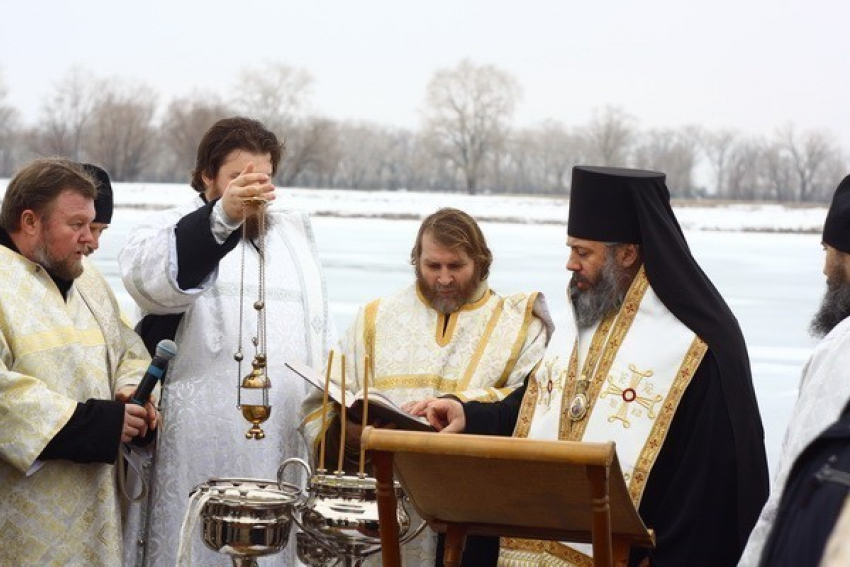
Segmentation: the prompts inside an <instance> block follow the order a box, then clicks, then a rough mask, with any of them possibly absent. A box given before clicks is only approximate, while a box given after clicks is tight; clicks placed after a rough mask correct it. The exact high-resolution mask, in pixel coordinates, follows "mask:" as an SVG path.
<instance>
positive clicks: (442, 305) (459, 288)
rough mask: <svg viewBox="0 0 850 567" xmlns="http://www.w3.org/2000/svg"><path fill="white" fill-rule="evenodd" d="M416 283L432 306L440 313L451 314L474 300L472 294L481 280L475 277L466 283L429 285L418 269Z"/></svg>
mask: <svg viewBox="0 0 850 567" xmlns="http://www.w3.org/2000/svg"><path fill="white" fill-rule="evenodd" d="M416 283H417V285H418V286H419V289H420V291H421V292H422V295H423V296H425V301H427V302H428V304H429V305H430V306H431V307H433V308H434V309H435V310H437V311H439V312H440V313H443V314H449V313H454V312H455V311H457V310H458V309H460V308H461V307H463V306H464V305H466V304H467V303H469V302H470V301H471V300H472V296H473V294H474V293H475V290H476V289H478V284H480V283H481V281H480V280H479V279H478V278H475V277H473V278H470V279H469V281H468V282H467V283H466V284H464V285H460V284H458V283H457V282H452V283H451V284H450V285H447V286H443V285H440V284H438V283H436V282H435V283H434V285H433V287H432V286H429V285H428V282H426V281H425V278H423V277H422V274H421V273H420V272H419V270H418V269H417V270H416Z"/></svg>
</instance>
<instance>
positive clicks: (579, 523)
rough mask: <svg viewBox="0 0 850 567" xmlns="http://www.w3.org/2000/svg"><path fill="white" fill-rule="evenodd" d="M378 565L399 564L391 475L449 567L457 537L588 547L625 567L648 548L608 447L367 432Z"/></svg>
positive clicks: (598, 558) (649, 538)
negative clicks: (634, 549) (440, 537)
mask: <svg viewBox="0 0 850 567" xmlns="http://www.w3.org/2000/svg"><path fill="white" fill-rule="evenodd" d="M362 446H363V448H364V449H365V450H369V451H371V455H372V464H373V465H374V472H375V479H376V481H377V498H378V509H379V517H380V525H381V545H382V547H383V550H382V553H383V562H384V566H385V567H400V566H401V558H400V552H399V541H398V524H397V521H396V506H397V502H396V498H395V491H393V490H392V486H393V484H392V483H393V468H395V476H396V478H397V479H398V481H399V482H400V483H401V485H402V487H403V488H404V491H405V493H406V494H407V496H408V498H410V500H411V502H412V503H413V506H414V507H415V508H416V510H417V511H418V512H419V514H420V515H421V516H422V518H424V519H425V520H426V521H427V522H428V525H429V526H431V528H432V529H434V530H435V531H438V532H445V533H446V549H445V555H444V559H443V562H444V564H445V565H446V567H457V566H458V565H460V559H461V557H462V554H463V547H464V544H465V542H466V536H467V535H488V536H506V537H519V538H528V539H547V540H559V541H572V542H585V543H592V544H593V557H594V564H595V565H603V566H606V567H610V566H614V565H620V564H622V565H625V564H626V562H627V561H628V554H629V548H630V546H633V545H635V546H641V547H654V545H655V542H654V537H653V534H652V532H651V531H650V530H647V528H646V526H644V524H643V521H642V520H641V519H640V516H639V515H638V513H637V510H635V507H634V505H633V504H632V501H631V498H630V496H629V492H628V489H627V488H626V484H625V481H624V479H623V475H622V472H621V471H620V464H619V462H618V461H617V454H616V451H615V449H614V443H613V442H609V443H576V442H571V441H538V440H533V439H520V438H513V437H491V436H482V435H443V434H435V433H423V432H413V431H399V430H393V429H375V428H372V427H367V428H366V429H365V430H364V431H363V437H362Z"/></svg>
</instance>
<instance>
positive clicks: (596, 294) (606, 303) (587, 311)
mask: <svg viewBox="0 0 850 567" xmlns="http://www.w3.org/2000/svg"><path fill="white" fill-rule="evenodd" d="M579 278H581V276H579V275H578V274H576V273H573V277H572V278H571V279H570V299H571V300H572V302H573V311H574V312H575V318H576V325H577V326H578V328H579V329H589V328H590V327H592V326H593V325H595V324H596V323H598V322H599V321H601V320H602V318H603V317H605V316H606V315H608V314H609V313H616V312H617V311H619V309H620V307H621V306H622V305H623V299H624V298H625V293H624V292H623V291H621V289H620V287H621V286H620V283H619V282H621V281H622V280H623V270H621V269H620V267H619V266H618V265H617V262H616V260H615V259H614V256H613V254H609V255H608V258H607V259H606V260H605V265H604V266H603V267H602V273H601V275H600V278H599V281H598V282H596V284H595V285H594V286H593V287H591V288H590V289H588V290H586V291H582V290H580V289H579V288H578V286H577V283H578V279H579Z"/></svg>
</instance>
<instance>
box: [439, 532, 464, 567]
mask: <svg viewBox="0 0 850 567" xmlns="http://www.w3.org/2000/svg"><path fill="white" fill-rule="evenodd" d="M466 531H467V530H466V526H464V525H462V524H449V527H448V529H447V530H446V550H445V552H444V553H443V565H444V566H445V567H460V562H461V560H462V559H463V548H464V547H466Z"/></svg>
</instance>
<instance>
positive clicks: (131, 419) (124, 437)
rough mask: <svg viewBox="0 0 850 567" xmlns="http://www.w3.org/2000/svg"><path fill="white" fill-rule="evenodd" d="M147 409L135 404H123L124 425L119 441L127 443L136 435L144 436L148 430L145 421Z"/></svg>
mask: <svg viewBox="0 0 850 567" xmlns="http://www.w3.org/2000/svg"><path fill="white" fill-rule="evenodd" d="M147 413H148V412H147V411H146V410H145V408H143V407H141V406H137V405H136V404H124V427H123V428H122V429H121V442H122V443H129V442H130V441H132V440H133V439H134V438H136V437H144V436H145V435H147V432H148V424H147V422H145V417H146V416H147Z"/></svg>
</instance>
